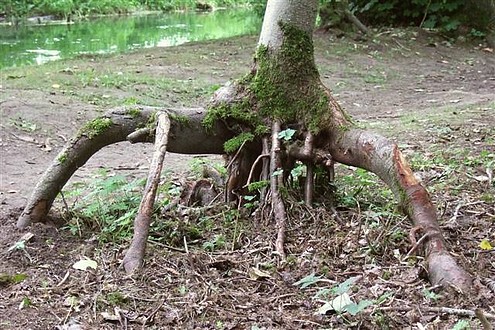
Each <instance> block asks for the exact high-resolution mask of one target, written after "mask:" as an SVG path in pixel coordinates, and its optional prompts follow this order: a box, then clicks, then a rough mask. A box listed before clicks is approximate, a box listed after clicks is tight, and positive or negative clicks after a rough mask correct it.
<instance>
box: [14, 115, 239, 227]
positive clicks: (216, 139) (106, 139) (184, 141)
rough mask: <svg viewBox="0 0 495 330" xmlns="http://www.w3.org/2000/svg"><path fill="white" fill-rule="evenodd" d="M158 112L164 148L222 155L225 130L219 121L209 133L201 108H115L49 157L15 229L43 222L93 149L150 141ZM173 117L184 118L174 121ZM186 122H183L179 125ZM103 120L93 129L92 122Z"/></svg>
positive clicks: (181, 151) (94, 150) (93, 151)
mask: <svg viewBox="0 0 495 330" xmlns="http://www.w3.org/2000/svg"><path fill="white" fill-rule="evenodd" d="M158 111H165V112H167V113H169V114H170V116H171V118H172V121H171V128H170V134H171V135H170V136H171V139H170V141H169V145H168V149H169V151H170V152H178V153H183V154H222V153H223V148H222V145H223V142H224V141H225V140H226V139H227V138H228V137H230V133H229V132H228V130H227V129H226V128H225V127H224V126H223V125H222V124H220V123H218V124H216V125H215V127H213V129H212V130H211V131H210V132H206V130H205V129H204V127H203V125H202V120H203V118H204V115H205V110H204V109H181V110H165V109H158V108H152V107H132V108H117V109H114V110H111V111H109V112H107V113H106V114H105V115H103V116H102V117H100V118H97V119H95V120H93V121H91V122H89V123H87V124H86V125H85V126H84V127H83V128H82V129H81V130H80V131H79V132H78V133H76V135H75V136H74V137H73V138H72V139H71V140H70V141H69V142H68V143H67V145H66V146H65V147H64V148H63V150H62V151H61V152H60V153H59V154H58V156H57V157H56V158H55V159H54V160H53V162H52V163H51V165H50V166H49V167H48V169H47V170H46V171H45V173H44V174H43V176H42V177H41V179H40V180H39V181H38V183H37V185H36V187H35V188H34V190H33V193H32V194H31V197H30V198H29V200H28V203H27V205H26V207H25V209H24V211H23V212H22V214H21V216H20V217H19V219H18V221H17V227H18V228H25V227H27V226H29V225H30V224H31V223H33V222H46V218H47V214H48V212H49V211H50V208H51V206H52V204H53V201H54V200H55V198H56V197H57V195H58V194H59V193H60V191H61V190H62V188H63V187H64V185H65V184H66V183H67V181H68V180H69V179H70V178H71V177H72V175H73V174H74V172H75V171H76V170H77V169H78V168H79V167H81V166H83V165H84V164H85V163H86V162H87V161H88V160H89V159H90V158H91V156H93V155H94V154H95V153H96V152H98V151H99V150H100V149H102V148H104V147H105V146H108V145H110V144H113V143H117V142H121V141H126V140H128V141H130V142H132V143H134V142H152V141H153V134H154V128H153V127H151V129H149V128H146V129H143V128H142V127H148V126H150V125H151V126H152V125H153V123H154V119H153V116H154V115H155V114H156V113H157V112H158ZM174 118H186V119H181V120H174ZM184 121H187V124H183V123H184ZM98 123H105V125H100V127H99V128H98V129H97V130H96V128H94V127H93V126H97V125H93V124H98Z"/></svg>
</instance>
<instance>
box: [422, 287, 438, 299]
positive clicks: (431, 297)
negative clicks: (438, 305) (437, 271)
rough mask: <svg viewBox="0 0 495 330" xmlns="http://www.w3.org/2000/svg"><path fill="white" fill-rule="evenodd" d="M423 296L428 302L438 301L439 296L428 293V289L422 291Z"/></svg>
mask: <svg viewBox="0 0 495 330" xmlns="http://www.w3.org/2000/svg"><path fill="white" fill-rule="evenodd" d="M423 295H424V296H425V298H426V299H428V300H430V301H437V300H438V299H440V297H441V296H440V295H439V294H437V293H435V292H433V291H430V290H428V289H426V288H425V289H423Z"/></svg>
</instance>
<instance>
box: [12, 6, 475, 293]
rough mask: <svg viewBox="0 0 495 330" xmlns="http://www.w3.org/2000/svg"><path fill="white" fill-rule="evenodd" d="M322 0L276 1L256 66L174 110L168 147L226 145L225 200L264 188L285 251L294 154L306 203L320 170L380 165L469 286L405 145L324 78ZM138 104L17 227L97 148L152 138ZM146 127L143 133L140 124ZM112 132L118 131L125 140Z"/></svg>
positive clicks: (440, 275) (434, 275) (54, 179)
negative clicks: (192, 105)
mask: <svg viewBox="0 0 495 330" xmlns="http://www.w3.org/2000/svg"><path fill="white" fill-rule="evenodd" d="M317 6H318V1H317V0H311V1H299V0H270V1H268V4H267V9H266V14H265V20H264V23H263V28H262V32H261V35H260V39H259V43H258V46H257V50H256V55H255V58H254V62H253V67H252V69H251V71H250V72H249V73H248V74H247V75H246V76H245V77H243V78H241V79H239V80H237V81H235V82H232V83H228V84H226V85H225V86H224V87H222V88H221V89H219V90H218V91H217V92H216V93H215V95H214V97H213V98H212V100H211V102H210V103H209V104H208V105H207V109H208V111H207V113H206V115H204V116H203V114H204V113H203V112H201V111H190V112H187V111H182V112H181V113H180V118H179V117H178V116H177V114H175V115H174V114H172V115H169V117H170V120H171V131H170V132H171V138H170V139H169V142H168V148H170V149H171V150H172V151H175V152H184V153H194V152H198V153H216V152H220V150H222V149H223V150H225V152H226V153H227V154H228V155H229V158H230V161H229V166H228V171H229V179H228V181H227V185H226V196H227V200H237V201H238V202H239V203H240V202H242V195H243V194H245V193H246V191H247V190H248V188H250V187H252V186H253V185H254V186H255V187H256V188H257V190H258V191H259V192H260V193H259V197H260V203H261V204H262V206H261V208H260V209H263V210H267V209H268V210H269V212H266V213H265V214H269V215H270V216H271V217H272V218H273V220H274V222H275V224H276V228H277V238H276V240H275V242H274V248H275V250H276V251H277V252H278V253H279V254H280V256H281V257H282V258H283V257H285V251H284V240H285V227H286V219H287V210H286V207H285V205H284V203H285V201H284V196H285V195H284V192H285V191H286V187H285V185H286V182H287V180H286V179H287V173H290V170H291V168H292V167H293V166H294V163H295V161H301V162H302V163H304V164H306V166H307V173H306V182H305V187H304V195H305V196H304V200H305V203H306V204H308V205H311V203H312V191H313V189H314V187H313V181H314V171H313V169H314V168H316V167H321V168H323V169H324V170H327V171H328V172H330V173H331V172H332V170H333V163H334V162H335V161H336V162H340V163H344V164H348V165H353V166H358V167H361V168H365V169H367V170H369V171H372V172H374V173H376V174H377V175H378V176H379V177H380V178H381V179H382V180H384V181H385V182H386V183H387V184H388V185H389V186H390V187H391V189H392V191H393V192H394V193H395V195H396V197H397V200H398V202H399V205H400V207H401V209H402V211H403V212H404V213H405V214H406V215H407V216H408V217H409V218H410V219H411V220H412V222H413V223H414V231H413V233H421V239H419V240H418V241H417V244H416V246H415V247H414V248H415V249H417V250H419V251H422V253H423V254H424V256H425V260H426V263H427V269H428V272H429V277H430V280H431V282H432V284H435V285H436V284H441V285H444V284H445V285H453V286H455V287H457V288H459V289H467V288H469V286H470V284H471V278H470V276H469V275H468V274H467V273H466V272H465V271H464V270H462V268H460V267H459V266H458V265H457V263H456V261H455V260H454V258H453V257H452V256H451V255H450V254H449V252H448V251H447V248H446V244H445V241H444V239H443V237H442V234H441V231H440V229H439V226H438V223H437V215H436V211H435V208H434V206H433V204H432V203H431V200H430V197H429V195H428V193H427V191H426V190H425V189H424V187H422V186H421V184H420V183H419V182H418V181H417V180H416V179H415V178H414V176H413V173H412V172H411V170H410V168H409V166H408V164H407V162H406V161H405V160H404V158H403V157H402V155H401V153H400V151H399V150H398V148H397V146H396V145H395V144H393V143H391V142H390V141H388V140H387V139H385V138H383V137H381V136H379V135H376V134H373V133H370V132H367V131H363V130H361V129H359V128H356V127H355V126H354V125H353V123H352V122H351V121H350V120H349V117H348V116H347V115H346V113H345V112H344V111H343V109H342V108H341V107H340V106H339V105H338V103H337V102H336V101H335V100H334V98H333V97H332V95H331V93H330V91H329V90H328V89H327V88H326V87H325V86H324V85H323V84H322V83H321V81H320V78H319V73H318V70H317V68H316V65H315V62H314V55H313V41H312V32H313V28H314V25H315V20H316V12H317ZM132 110H133V112H126V113H124V115H125V114H127V117H126V116H124V117H125V120H124V119H122V118H121V117H122V115H123V114H122V112H120V113H119V116H115V114H114V113H112V112H111V113H109V114H108V115H107V118H109V120H110V121H111V124H109V125H105V127H100V130H99V131H98V132H97V134H96V135H94V136H93V137H89V136H88V133H87V132H85V131H83V132H82V134H78V136H76V137H75V138H74V140H72V142H71V143H69V144H68V146H67V147H66V149H64V151H63V152H62V154H61V155H62V156H63V157H62V156H59V157H58V158H57V159H56V160H55V161H54V163H53V164H52V166H51V167H50V168H49V169H48V170H47V172H46V173H45V175H44V177H43V178H42V179H41V181H40V183H39V184H38V186H37V188H36V189H35V191H34V193H33V196H32V197H31V199H30V201H29V202H28V205H27V206H26V209H25V211H24V212H23V214H22V215H21V218H20V219H19V222H18V226H19V227H25V226H27V225H28V224H29V223H30V222H32V221H44V219H45V217H46V214H47V213H48V210H49V208H50V206H51V204H52V202H53V199H54V198H55V195H56V193H58V192H59V191H60V189H61V188H62V187H63V185H64V184H65V183H66V181H67V180H68V178H69V177H70V175H72V173H73V172H74V171H75V170H76V169H77V167H78V166H80V165H82V163H84V162H85V161H86V160H87V159H88V158H89V157H90V156H91V154H92V153H94V152H95V151H96V150H98V149H99V148H101V147H103V146H104V145H106V144H109V143H113V142H117V140H119V141H120V140H123V139H124V138H126V137H128V138H130V139H131V140H133V141H143V140H149V138H150V136H151V135H152V133H153V129H152V127H151V129H150V127H149V126H150V125H146V124H145V125H143V123H146V122H149V121H151V122H152V121H153V120H152V119H153V118H154V115H152V114H153V112H152V110H149V109H146V110H145V111H144V110H143V111H142V110H140V109H132ZM184 117H187V118H188V119H187V120H185V119H184ZM117 118H120V119H119V120H117ZM199 118H202V125H203V126H200V124H199V122H198V120H199ZM107 123H108V122H107ZM131 123H132V124H131ZM141 126H145V128H144V130H143V129H138V128H139V127H141ZM135 131H137V133H136V132H135ZM109 132H119V133H118V138H116V137H113V134H111V133H109ZM110 136H112V140H111V142H109V138H110ZM192 137H194V138H193V139H192ZM285 137H290V138H285ZM201 140H202V142H200V143H199V144H196V145H194V144H195V143H198V142H197V141H201ZM179 141H182V143H181V142H179ZM191 144H193V145H194V147H192V146H191ZM222 144H223V145H222ZM80 154H83V156H80ZM140 241H142V243H140V244H146V242H145V240H142V239H141V240H140ZM140 251H141V247H140ZM142 251H144V247H143V249H142ZM141 258H142V257H141ZM133 264H136V265H139V264H141V263H140V262H133ZM131 268H132V267H131ZM129 270H132V269H129Z"/></svg>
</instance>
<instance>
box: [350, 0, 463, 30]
mask: <svg viewBox="0 0 495 330" xmlns="http://www.w3.org/2000/svg"><path fill="white" fill-rule="evenodd" d="M350 7H351V10H352V11H353V12H354V13H355V14H356V15H358V16H359V18H360V19H361V20H363V21H364V22H366V23H367V24H372V25H405V26H407V25H415V26H420V25H421V26H422V27H424V28H429V29H432V28H439V29H441V30H443V31H447V32H448V31H454V30H456V29H457V28H458V27H459V26H460V25H461V22H464V23H469V22H468V19H467V18H466V15H465V10H466V2H465V1H464V0H414V1H400V0H387V1H379V0H371V1H369V0H353V1H350Z"/></svg>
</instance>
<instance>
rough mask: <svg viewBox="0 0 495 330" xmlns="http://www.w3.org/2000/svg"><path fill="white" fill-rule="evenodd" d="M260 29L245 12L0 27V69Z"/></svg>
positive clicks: (179, 14) (251, 16)
mask: <svg viewBox="0 0 495 330" xmlns="http://www.w3.org/2000/svg"><path fill="white" fill-rule="evenodd" d="M260 26H261V19H260V18H259V17H258V16H256V14H255V13H254V12H252V11H249V10H235V11H215V12H213V13H207V14H198V13H194V12H189V13H172V14H162V15H146V16H128V17H107V18H100V19H96V20H92V21H87V22H80V23H76V24H70V25H32V26H22V27H19V28H17V29H16V28H14V27H10V26H0V68H6V67H12V66H22V65H29V64H43V63H46V62H48V61H53V60H58V59H61V58H71V57H74V56H77V55H79V54H102V53H113V52H125V51H129V50H133V49H137V48H149V47H169V46H175V45H179V44H183V43H185V42H189V41H200V40H208V39H219V38H226V37H230V36H236V35H243V34H253V33H257V32H258V31H259V29H260Z"/></svg>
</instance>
